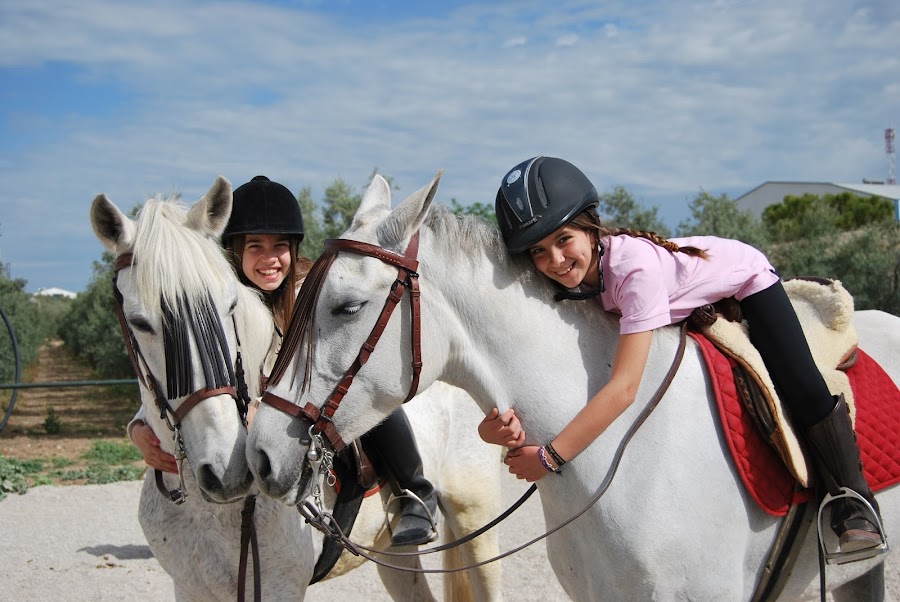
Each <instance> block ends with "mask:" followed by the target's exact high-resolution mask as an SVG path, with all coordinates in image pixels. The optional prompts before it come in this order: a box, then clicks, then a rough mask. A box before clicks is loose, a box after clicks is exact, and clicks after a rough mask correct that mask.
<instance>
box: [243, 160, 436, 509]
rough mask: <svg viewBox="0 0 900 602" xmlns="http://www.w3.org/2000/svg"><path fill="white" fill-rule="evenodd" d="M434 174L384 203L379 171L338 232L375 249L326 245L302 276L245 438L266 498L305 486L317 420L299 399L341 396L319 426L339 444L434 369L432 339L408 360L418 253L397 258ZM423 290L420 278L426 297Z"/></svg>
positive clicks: (292, 494)
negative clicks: (379, 328)
mask: <svg viewBox="0 0 900 602" xmlns="http://www.w3.org/2000/svg"><path fill="white" fill-rule="evenodd" d="M439 181H440V174H438V175H437V176H436V177H435V178H434V179H433V180H432V181H431V182H430V183H429V184H428V185H427V186H425V187H424V188H422V189H421V190H419V191H417V192H415V193H413V194H412V195H410V197H409V198H407V199H406V200H405V201H404V202H403V203H402V204H400V205H399V206H398V207H397V208H396V209H393V210H391V195H390V186H389V185H388V183H387V182H386V181H385V180H384V178H382V177H380V176H376V177H375V179H374V180H373V182H372V184H371V185H370V186H369V188H368V189H367V191H366V193H365V195H364V196H363V199H362V203H361V205H360V207H359V209H358V210H357V213H356V216H355V217H354V219H353V222H352V224H351V226H350V229H349V230H348V231H347V232H346V233H345V234H344V238H345V239H351V240H354V241H359V242H362V243H367V244H368V245H372V246H376V247H378V249H377V252H378V254H379V255H380V257H379V256H374V257H373V256H368V255H366V254H360V253H359V252H355V251H347V250H346V249H344V248H339V249H335V248H332V247H330V246H329V247H328V248H327V249H326V252H325V253H324V254H323V256H322V257H320V259H319V260H318V261H317V262H316V266H314V267H313V269H312V271H311V272H310V274H309V275H308V276H307V278H306V281H305V282H304V284H303V288H302V290H301V292H300V295H299V297H298V301H297V306H296V309H295V312H294V316H293V318H292V320H291V324H290V327H289V328H288V330H287V332H286V333H285V336H284V343H283V345H282V350H281V353H280V354H279V357H278V360H277V362H276V364H275V367H274V368H273V370H272V372H271V374H270V378H269V388H268V390H267V392H266V395H264V397H263V404H262V406H261V408H260V411H259V412H258V413H257V416H256V418H255V420H256V421H257V423H256V424H254V429H253V431H252V432H251V433H250V436H249V439H248V445H247V455H248V460H249V462H250V466H251V469H252V470H253V472H254V474H255V476H256V479H257V483H258V484H259V486H260V488H261V489H262V490H263V491H265V492H266V493H267V494H269V495H271V496H272V497H276V498H279V499H282V500H283V501H285V502H286V503H289V504H292V503H296V502H297V501H298V500H299V499H302V498H303V497H304V496H305V495H306V494H307V490H308V487H309V485H310V483H309V479H310V477H311V471H310V470H309V467H308V465H306V464H305V459H306V454H307V451H308V449H309V446H310V442H311V439H310V436H309V434H308V433H309V430H310V427H311V426H312V424H313V422H314V421H313V420H310V419H309V412H307V416H304V415H303V413H302V412H301V410H302V409H303V408H304V407H308V408H319V407H320V406H323V404H324V403H325V402H326V400H330V401H331V402H332V403H334V401H335V400H336V397H337V396H340V397H342V399H340V400H338V401H337V402H338V403H339V404H340V411H339V412H337V413H336V414H334V416H333V417H330V416H328V414H330V411H329V410H326V411H325V414H326V416H328V418H327V421H326V420H323V421H320V422H319V425H320V426H323V425H327V424H333V426H327V428H326V430H325V433H324V435H325V436H327V437H328V438H330V439H331V440H332V441H331V442H332V445H333V446H336V447H339V446H340V441H341V440H342V441H346V442H350V441H352V440H353V439H355V438H357V437H359V436H360V435H362V434H363V433H365V432H366V431H368V430H369V429H371V428H372V427H374V426H375V425H376V424H378V423H379V422H381V421H382V420H383V419H384V418H385V417H386V416H387V415H388V414H389V413H390V412H391V411H393V410H394V409H396V408H397V407H398V406H399V405H400V404H401V403H402V402H403V401H404V400H405V399H407V397H409V396H411V395H412V394H414V393H415V392H416V391H417V390H418V391H421V390H424V389H425V388H427V387H428V385H429V384H431V382H433V381H434V380H435V379H436V378H437V376H438V375H439V374H440V367H439V364H440V359H439V356H441V355H446V354H445V353H444V352H442V351H441V350H438V349H436V348H433V347H423V354H424V355H425V356H426V357H425V358H424V369H423V370H422V371H421V373H419V369H418V368H415V367H414V363H416V362H414V358H413V356H414V350H413V349H414V346H413V345H412V344H411V341H412V340H413V339H414V338H416V336H417V334H418V333H417V332H414V328H413V323H414V322H415V318H413V312H412V301H411V295H410V294H404V291H411V290H413V289H415V287H416V286H417V285H413V283H412V282H411V280H417V279H418V274H416V273H415V270H416V265H417V262H416V259H415V258H414V257H411V255H412V253H411V252H410V253H409V254H407V256H406V258H405V259H403V255H404V253H405V252H406V251H407V248H408V246H409V245H410V241H411V240H415V238H414V235H417V233H418V231H419V229H420V226H421V225H422V223H423V220H424V219H425V215H426V213H427V211H428V208H429V206H430V205H431V202H432V200H433V199H434V195H435V193H436V191H437V187H438V183H439ZM364 246H365V245H364ZM397 262H399V263H397ZM398 265H399V266H401V267H400V269H398ZM398 280H400V281H404V282H403V284H402V285H398V284H397V283H398ZM426 289H427V284H426V283H425V281H424V278H423V282H422V290H423V293H422V294H423V296H424V295H425V294H427V292H425V291H426ZM416 294H417V292H416ZM391 296H393V297H394V299H395V302H396V305H395V307H396V310H395V311H393V317H392V318H390V317H389V316H386V315H385V312H384V308H385V306H386V303H387V300H388V299H389V297H391ZM378 323H383V328H384V330H383V332H382V333H381V335H380V337H378V343H377V347H376V348H375V349H374V351H372V350H371V349H369V350H363V349H364V347H365V348H368V347H369V344H368V343H366V341H367V338H369V339H371V336H370V333H372V330H373V327H375V326H376V324H378ZM364 343H366V344H365V345H364ZM422 343H423V345H427V344H428V342H427V341H424V340H423V341H422ZM361 350H362V353H361ZM357 363H358V364H360V365H361V368H360V369H359V370H358V372H355V373H354V374H353V375H352V376H350V377H349V378H350V379H351V380H352V386H351V387H349V389H348V391H347V392H346V395H342V394H341V393H337V394H335V392H336V391H338V392H340V391H342V390H343V387H338V383H340V382H341V381H343V382H347V380H348V376H347V371H348V369H350V368H351V366H354V365H357ZM419 364H420V365H421V362H419ZM315 413H316V412H315V410H314V411H313V414H315ZM335 438H337V439H336V440H337V441H338V443H336V444H335ZM298 440H299V441H300V445H298V444H297V441H298Z"/></svg>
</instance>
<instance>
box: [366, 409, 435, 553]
mask: <svg viewBox="0 0 900 602" xmlns="http://www.w3.org/2000/svg"><path fill="white" fill-rule="evenodd" d="M363 440H364V442H365V443H366V445H367V447H369V448H370V449H372V450H373V451H374V452H375V455H376V457H377V459H378V460H379V464H380V466H379V468H381V469H383V470H387V471H389V472H390V473H391V474H392V475H393V476H394V478H395V479H396V480H397V484H398V485H399V486H400V489H401V492H400V495H399V496H397V497H396V502H394V498H392V501H391V505H394V504H396V505H397V506H399V512H400V520H399V521H398V522H397V528H396V529H395V530H394V533H393V535H392V536H391V543H392V544H393V545H395V546H403V545H420V544H424V543H428V542H430V541H434V540H435V539H436V538H437V527H436V522H435V521H436V520H437V494H436V492H435V491H434V486H433V485H432V484H431V482H430V481H429V480H428V479H426V478H425V475H424V473H423V471H422V457H421V456H420V455H419V448H418V446H417V445H416V438H415V435H414V434H413V431H412V427H411V426H410V424H409V419H408V418H407V417H406V413H405V412H404V411H403V409H402V408H400V409H399V410H396V411H395V412H394V413H393V414H391V415H390V416H388V418H387V420H385V421H384V422H382V423H381V424H379V425H378V426H376V427H375V428H374V429H372V430H371V431H369V432H368V433H366V434H365V435H364V436H363ZM416 498H418V499H416ZM419 500H421V502H420V501H419Z"/></svg>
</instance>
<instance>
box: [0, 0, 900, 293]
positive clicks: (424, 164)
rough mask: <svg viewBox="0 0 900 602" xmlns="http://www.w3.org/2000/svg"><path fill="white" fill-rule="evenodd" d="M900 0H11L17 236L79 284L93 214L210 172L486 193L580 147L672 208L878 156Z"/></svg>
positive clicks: (43, 273)
mask: <svg viewBox="0 0 900 602" xmlns="http://www.w3.org/2000/svg"><path fill="white" fill-rule="evenodd" d="M891 126H892V127H895V128H896V127H898V126H900V3H898V2H896V0H885V1H883V2H852V1H848V0H797V1H793V0H791V1H788V2H785V1H784V0H759V1H732V0H718V1H708V0H696V1H694V2H662V1H659V2H657V1H640V2H637V1H636V2H629V1H625V0H623V1H620V2H617V1H613V2H602V3H601V2H587V1H579V0H572V1H569V0H557V1H555V2H549V1H529V0H521V1H509V2H503V1H487V2H484V1H482V2H466V1H464V0H456V1H446V0H445V1H444V2H440V3H431V2H387V1H385V2H378V1H373V2H366V1H355V0H344V1H340V0H334V1H330V2H327V1H306V2H304V1H289V0H281V1H271V2H267V3H261V2H252V3H251V2H240V1H231V0H228V1H224V0H204V1H175V0H172V1H157V0H144V1H141V2H126V1H120V0H78V1H77V2H74V1H73V2H69V1H64V0H4V1H3V2H0V182H2V186H0V262H2V263H3V264H4V265H7V266H8V267H9V270H10V273H11V275H12V276H13V277H14V278H24V279H25V280H27V281H28V285H27V286H26V290H29V291H35V290H37V289H38V288H42V287H50V286H58V287H62V288H65V289H69V290H73V291H81V290H84V289H85V287H86V286H87V285H88V283H89V282H90V279H91V276H92V271H91V266H92V262H93V261H95V260H97V259H99V258H100V256H101V253H102V247H101V245H100V243H99V242H98V241H97V240H96V238H95V237H94V235H93V233H92V231H91V227H90V224H89V221H88V209H89V206H90V203H91V201H92V200H93V198H94V196H96V195H97V194H98V193H100V192H105V193H106V194H107V195H108V196H109V197H110V198H111V199H112V200H113V201H114V202H116V203H117V204H118V205H119V206H120V207H122V208H123V209H126V210H127V209H130V208H131V207H133V206H135V205H137V204H138V203H140V202H142V201H143V200H144V199H146V198H147V197H149V196H153V195H155V194H164V195H167V194H169V193H172V192H178V193H181V194H182V196H183V197H184V199H185V200H187V201H191V202H193V201H194V200H196V199H197V198H199V197H200V196H201V195H203V194H204V193H205V192H206V190H207V189H208V188H209V186H210V185H211V184H212V182H213V180H214V179H215V177H216V176H217V175H220V174H221V175H224V176H225V177H227V178H228V179H230V180H231V181H232V183H234V184H235V185H239V184H241V183H243V182H245V181H247V180H248V179H250V178H251V177H253V176H254V175H257V174H265V175H267V176H269V177H270V178H272V179H274V180H278V181H280V182H282V183H284V184H285V185H287V186H288V187H289V188H290V189H291V190H293V191H295V192H297V191H299V190H300V189H301V188H302V187H304V186H310V187H311V188H312V190H313V195H314V198H317V199H318V198H321V192H322V190H324V188H325V187H326V186H328V185H329V184H330V183H331V182H332V181H333V180H334V179H335V178H338V177H340V178H343V179H344V180H345V181H347V182H348V183H349V184H351V185H353V186H358V187H359V189H360V190H362V188H363V187H364V186H365V184H367V180H368V178H369V175H370V174H371V173H372V170H373V169H374V168H375V167H377V168H378V169H379V171H380V172H381V173H383V174H386V175H389V176H391V177H393V178H394V180H395V182H396V183H397V185H399V186H400V190H399V191H398V192H396V193H395V196H396V198H395V200H400V199H402V198H405V196H406V195H408V194H410V193H411V192H412V191H414V190H416V189H417V188H419V187H421V186H423V185H424V184H425V183H426V182H427V181H428V180H429V179H430V178H431V177H432V176H433V175H434V173H435V172H436V171H437V170H438V169H441V168H443V169H444V170H445V171H444V177H443V179H442V182H441V188H440V190H439V192H438V200H439V201H444V202H449V201H450V199H451V198H455V199H457V200H458V201H459V202H461V203H462V204H468V203H471V202H476V201H478V202H482V203H492V202H493V198H494V194H495V193H496V190H497V186H498V185H499V181H500V178H501V177H502V175H503V173H504V172H505V170H506V169H508V168H509V167H511V166H513V165H514V164H516V163H518V162H519V161H522V160H524V159H526V158H528V157H530V156H533V155H537V154H544V155H551V156H559V157H564V158H566V159H568V160H570V161H572V162H574V163H575V164H576V165H578V166H579V167H581V168H582V170H583V171H585V173H587V175H588V176H589V177H590V178H591V179H592V180H593V182H594V183H595V185H596V186H597V187H598V189H600V190H601V191H604V190H609V189H611V188H612V187H613V186H617V185H621V186H625V187H626V188H628V189H629V190H630V191H631V192H632V193H633V194H634V195H635V196H636V197H637V198H638V199H639V200H640V201H641V202H642V203H644V204H645V205H656V206H658V207H659V208H660V214H661V216H662V217H663V218H665V219H666V221H667V222H669V224H670V225H671V226H675V225H677V223H678V222H679V221H681V220H683V219H685V218H686V217H687V216H688V212H687V203H688V202H689V201H690V200H691V199H692V198H694V196H696V194H697V193H698V191H700V190H701V189H703V190H706V191H709V192H712V193H715V194H718V193H721V192H725V193H728V194H730V195H731V196H733V197H736V196H738V195H740V194H742V193H743V192H746V191H748V190H750V189H751V188H753V187H755V186H757V185H758V184H761V183H762V182H764V181H767V180H799V181H832V182H860V181H861V180H862V179H863V178H869V179H884V178H885V177H886V174H887V160H886V156H885V154H884V141H883V135H884V129H885V128H887V127H891Z"/></svg>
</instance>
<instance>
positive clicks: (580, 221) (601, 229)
mask: <svg viewBox="0 0 900 602" xmlns="http://www.w3.org/2000/svg"><path fill="white" fill-rule="evenodd" d="M569 223H570V224H571V225H573V226H575V227H577V228H582V229H584V230H589V231H590V230H593V231H595V232H596V233H597V236H598V237H604V236H618V235H619V234H625V235H626V236H631V237H632V238H646V239H647V240H649V241H650V242H652V243H653V244H655V245H658V246H660V247H662V248H664V249H666V250H667V251H669V252H670V253H684V254H686V255H690V256H691V257H700V258H701V259H709V255H708V254H707V252H706V250H705V249H698V248H697V247H692V246H687V247H679V246H678V245H677V244H675V243H674V242H672V241H671V240H668V239H666V238H663V237H662V236H660V235H659V234H657V233H656V232H651V231H649V230H632V229H631V228H609V227H607V226H604V225H603V224H602V223H601V221H600V216H599V215H598V214H597V210H596V209H594V208H593V207H591V208H589V209H585V210H584V211H582V212H581V213H580V214H579V215H578V216H576V217H575V219H573V220H572V221H571V222H569Z"/></svg>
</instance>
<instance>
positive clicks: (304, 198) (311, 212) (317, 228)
mask: <svg viewBox="0 0 900 602" xmlns="http://www.w3.org/2000/svg"><path fill="white" fill-rule="evenodd" d="M297 202H298V203H300V213H302V214H303V231H304V235H303V243H302V244H301V246H300V252H301V253H302V254H303V256H304V257H307V258H309V259H315V258H317V257H318V256H319V255H321V253H322V249H323V248H324V243H325V231H324V230H323V229H322V221H321V219H320V218H319V216H318V213H317V212H318V207H317V206H316V202H315V201H314V200H313V198H312V188H310V187H309V186H304V187H303V189H302V190H300V194H299V195H298V196H297Z"/></svg>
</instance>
